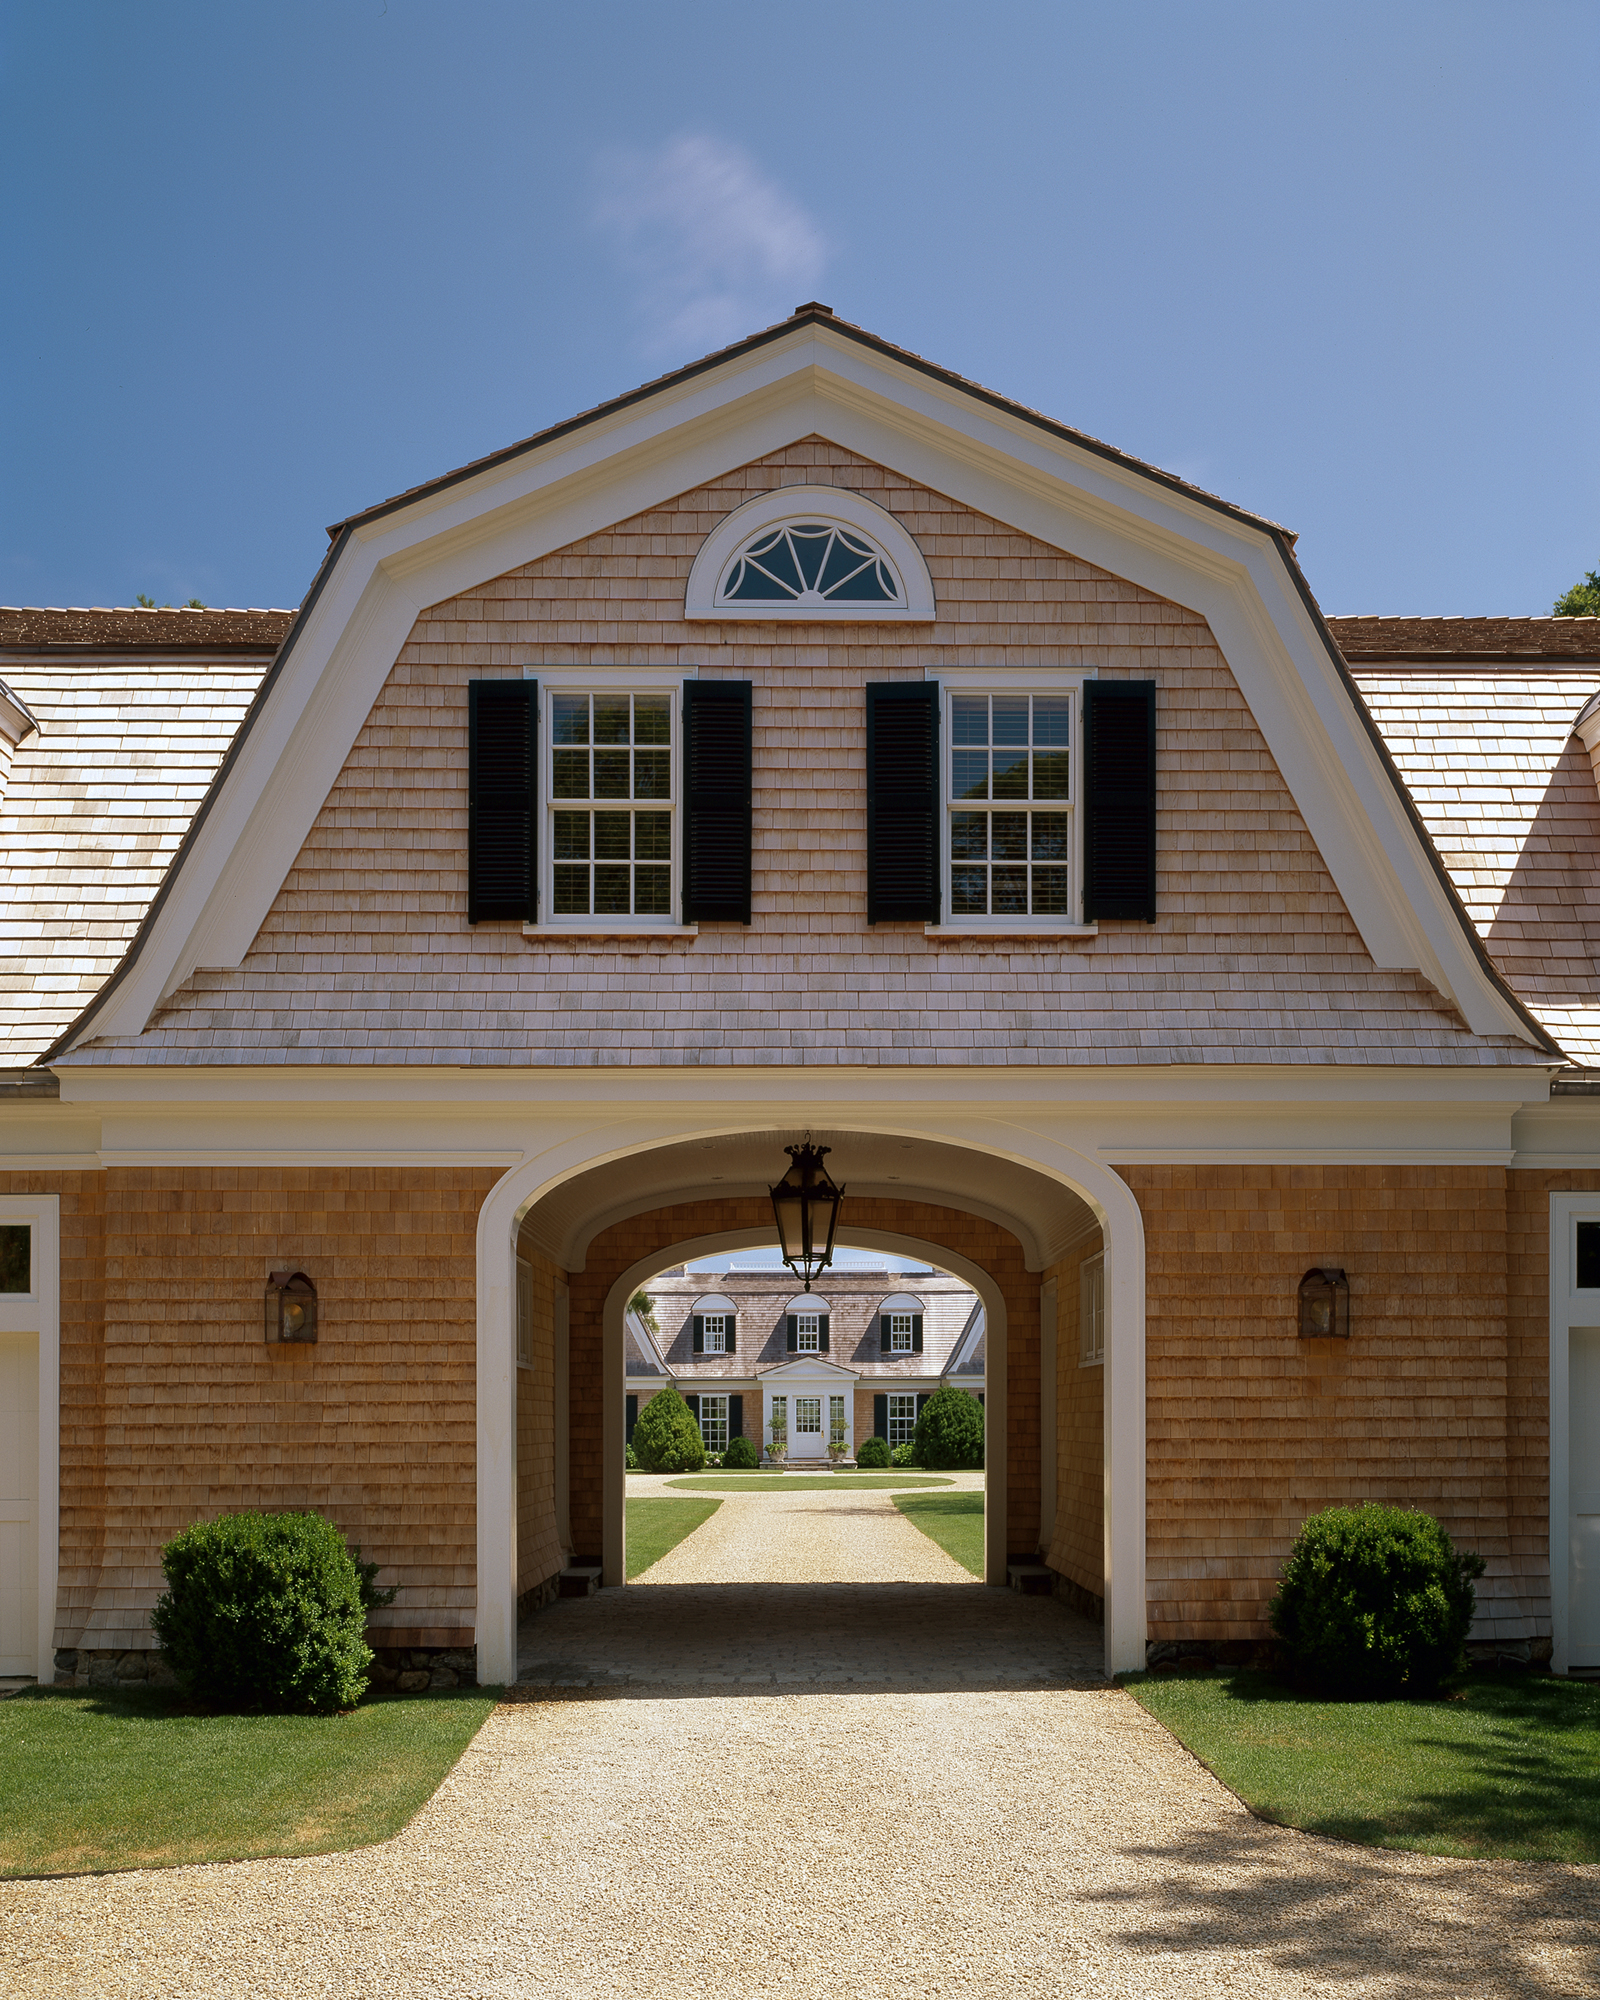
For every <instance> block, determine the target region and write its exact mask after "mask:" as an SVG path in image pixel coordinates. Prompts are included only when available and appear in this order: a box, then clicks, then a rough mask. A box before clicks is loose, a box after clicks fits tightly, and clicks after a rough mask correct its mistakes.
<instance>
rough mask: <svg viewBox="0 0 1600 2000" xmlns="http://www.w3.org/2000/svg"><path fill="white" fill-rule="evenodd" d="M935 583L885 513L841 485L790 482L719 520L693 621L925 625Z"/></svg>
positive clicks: (693, 582) (695, 585) (694, 584)
mask: <svg viewBox="0 0 1600 2000" xmlns="http://www.w3.org/2000/svg"><path fill="white" fill-rule="evenodd" d="M933 615H934V605H933V580H932V578H931V577H930V576H929V575H928V566H927V564H926V563H925V562H924V561H923V559H922V551H921V550H920V549H919V548H918V547H917V545H916V543H915V542H914V541H913V540H912V538H911V536H910V535H909V534H907V532H906V531H905V529H904V528H902V527H901V525H900V523H899V522H898V521H897V520H896V519H895V518H894V516H893V515H892V514H891V513H889V512H888V511H887V510H886V509H885V508H882V507H879V506H877V505H875V504H874V503H873V502H872V501H871V500H866V499H863V498H862V496H861V495H860V494H859V493H851V492H848V491H846V490H845V489H844V488H842V487H836V486H782V487H779V488H778V490H777V491H776V492H774V493H763V494H762V495H761V496H760V497H759V498H758V499H755V500H748V501H746V502H745V504H744V506H742V507H736V508H735V509H734V511H733V512H732V513H731V514H729V515H728V516H726V518H725V519H723V520H722V521H719V522H718V524H717V526H716V527H714V528H713V529H712V530H711V533H710V534H709V535H707V537H706V538H705V540H704V542H702V543H701V545H700V553H699V555H697V556H696V557H695V559H694V565H693V567H692V568H691V569H690V571H689V583H688V588H687V589H686V591H685V593H684V616H685V617H686V618H719V619H723V618H762V619H768V620H771V619H774V618H777V619H790V620H793V619H801V620H804V621H805V622H807V623H815V622H817V621H818V620H821V621H822V622H824V623H836V622H838V621H840V620H848V621H849V622H851V623H854V624H859V623H861V622H863V621H872V622H882V621H888V622H891V623H907V622H910V623H916V622H918V621H920V622H922V623H924V624H926V623H927V622H928V621H929V620H931V619H932V617H933Z"/></svg>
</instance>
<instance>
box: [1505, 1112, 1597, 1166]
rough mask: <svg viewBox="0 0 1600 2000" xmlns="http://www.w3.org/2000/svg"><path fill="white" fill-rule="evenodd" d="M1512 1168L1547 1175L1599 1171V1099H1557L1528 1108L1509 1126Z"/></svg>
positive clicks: (1519, 1113)
mask: <svg viewBox="0 0 1600 2000" xmlns="http://www.w3.org/2000/svg"><path fill="white" fill-rule="evenodd" d="M1511 1143H1512V1146H1513V1148H1514V1150H1515V1157H1514V1158H1513V1160H1512V1165H1513V1166H1516V1167H1532V1168H1542V1169H1543V1170H1544V1171H1545V1172H1547V1173H1583V1172H1590V1173H1592V1172H1593V1171H1594V1170H1595V1169H1596V1168H1600V1097H1558V1098H1553V1099H1552V1100H1551V1101H1550V1102H1549V1103H1548V1104H1535V1105H1529V1106H1528V1107H1527V1108H1526V1109H1525V1110H1523V1111H1520V1112H1518V1114H1517V1116H1516V1117H1515V1118H1514V1119H1513V1120H1512V1124H1511Z"/></svg>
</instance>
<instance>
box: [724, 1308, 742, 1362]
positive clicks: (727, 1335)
mask: <svg viewBox="0 0 1600 2000" xmlns="http://www.w3.org/2000/svg"><path fill="white" fill-rule="evenodd" d="M722 1351H723V1353H724V1354H737V1353H738V1352H739V1322H738V1320H737V1319H736V1318H735V1316H734V1315H733V1314H732V1313H724V1314H723V1317H722Z"/></svg>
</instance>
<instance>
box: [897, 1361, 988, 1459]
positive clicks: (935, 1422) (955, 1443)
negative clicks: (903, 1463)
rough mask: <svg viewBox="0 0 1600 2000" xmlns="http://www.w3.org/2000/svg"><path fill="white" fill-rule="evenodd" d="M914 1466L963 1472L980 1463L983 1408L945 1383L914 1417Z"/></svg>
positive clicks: (973, 1399)
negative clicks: (919, 1413)
mask: <svg viewBox="0 0 1600 2000" xmlns="http://www.w3.org/2000/svg"><path fill="white" fill-rule="evenodd" d="M915 1444H916V1458H915V1461H914V1463H916V1464H917V1465H925V1466H927V1467H928V1469H929V1471H931V1472H967V1471H972V1470H975V1469H976V1468H977V1467H978V1466H980V1465H982V1463H983V1405H982V1403H980V1402H979V1401H978V1399H977V1397H976V1396H969V1395H968V1394H967V1392H966V1390H965V1389H955V1388H952V1387H951V1385H950V1384H949V1383H948V1382H947V1383H945V1385H944V1387H943V1388H941V1389H935V1390H934V1392H933V1394H932V1395H931V1396H930V1397H929V1398H928V1400H927V1402H926V1403H924V1404H923V1406H922V1414H921V1416H920V1417H918V1418H917V1432H916V1438H915Z"/></svg>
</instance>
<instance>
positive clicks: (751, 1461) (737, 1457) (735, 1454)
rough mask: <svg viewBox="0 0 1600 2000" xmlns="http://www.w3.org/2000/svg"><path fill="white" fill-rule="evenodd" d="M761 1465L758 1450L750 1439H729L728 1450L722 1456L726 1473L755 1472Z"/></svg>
mask: <svg viewBox="0 0 1600 2000" xmlns="http://www.w3.org/2000/svg"><path fill="white" fill-rule="evenodd" d="M760 1463H761V1461H760V1460H759V1459H758V1458H757V1457H756V1448H755V1446H754V1445H753V1444H752V1443H751V1442H750V1440H749V1439H748V1438H746V1437H738V1438H729V1440H728V1449H727V1450H726V1451H725V1452H724V1453H723V1454H722V1469H723V1471H724V1472H754V1471H755V1469H756V1467H757V1466H758V1465H759V1464H760Z"/></svg>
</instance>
